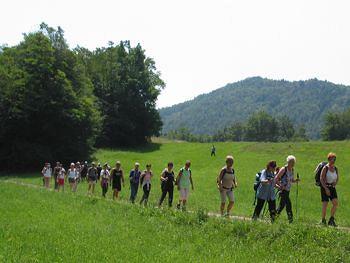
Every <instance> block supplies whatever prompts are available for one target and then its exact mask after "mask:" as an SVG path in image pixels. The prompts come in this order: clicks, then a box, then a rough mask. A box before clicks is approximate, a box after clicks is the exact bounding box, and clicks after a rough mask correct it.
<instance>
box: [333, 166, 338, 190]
mask: <svg viewBox="0 0 350 263" xmlns="http://www.w3.org/2000/svg"><path fill="white" fill-rule="evenodd" d="M336 172H337V181H335V183H334V184H333V186H336V185H337V184H338V181H339V172H338V169H337V170H336Z"/></svg>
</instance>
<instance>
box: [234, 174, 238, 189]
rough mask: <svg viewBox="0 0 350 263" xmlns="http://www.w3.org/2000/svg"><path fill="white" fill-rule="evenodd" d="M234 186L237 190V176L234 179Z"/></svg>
mask: <svg viewBox="0 0 350 263" xmlns="http://www.w3.org/2000/svg"><path fill="white" fill-rule="evenodd" d="M233 184H234V186H235V188H237V186H238V182H237V177H236V176H235V178H234V179H233Z"/></svg>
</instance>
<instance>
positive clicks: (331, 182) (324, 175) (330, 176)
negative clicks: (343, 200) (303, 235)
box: [320, 153, 339, 227]
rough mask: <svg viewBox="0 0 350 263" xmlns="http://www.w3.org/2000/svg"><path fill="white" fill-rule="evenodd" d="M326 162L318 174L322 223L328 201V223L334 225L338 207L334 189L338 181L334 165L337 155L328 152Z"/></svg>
mask: <svg viewBox="0 0 350 263" xmlns="http://www.w3.org/2000/svg"><path fill="white" fill-rule="evenodd" d="M327 158H328V163H327V164H326V165H325V166H324V167H323V169H322V172H321V176H320V183H321V200H322V221H321V222H322V224H323V225H326V224H327V221H326V213H327V206H328V202H329V201H331V202H332V208H331V217H330V218H329V221H328V225H329V226H334V227H336V226H337V225H336V223H335V219H334V216H335V212H336V211H337V207H338V195H337V190H336V188H335V187H336V185H337V184H338V181H339V171H338V168H337V167H336V166H335V161H336V159H337V156H336V154H335V153H329V154H328V156H327Z"/></svg>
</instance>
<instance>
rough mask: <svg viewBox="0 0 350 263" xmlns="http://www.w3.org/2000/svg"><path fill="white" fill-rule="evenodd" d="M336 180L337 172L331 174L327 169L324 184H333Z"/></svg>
mask: <svg viewBox="0 0 350 263" xmlns="http://www.w3.org/2000/svg"><path fill="white" fill-rule="evenodd" d="M337 179H338V174H337V171H335V170H334V171H333V172H331V171H330V170H329V169H328V171H327V173H326V182H327V184H333V183H335V182H337Z"/></svg>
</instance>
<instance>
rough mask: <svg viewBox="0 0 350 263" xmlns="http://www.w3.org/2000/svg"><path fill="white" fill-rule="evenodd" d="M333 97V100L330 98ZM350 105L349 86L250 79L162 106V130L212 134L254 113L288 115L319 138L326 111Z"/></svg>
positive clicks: (297, 125) (311, 81) (315, 80)
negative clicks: (178, 102) (185, 128)
mask: <svg viewBox="0 0 350 263" xmlns="http://www.w3.org/2000/svg"><path fill="white" fill-rule="evenodd" d="M329 98H332V101H329ZM348 107H350V89H349V87H347V86H343V85H336V84H333V83H330V82H328V81H319V80H317V79H311V80H307V81H294V82H289V81H285V80H280V81H277V80H269V79H263V78H260V77H253V78H248V79H245V80H243V81H239V82H236V83H232V84H228V85H226V86H225V87H223V88H220V89H217V90H214V91H212V92H210V93H208V94H203V95H200V96H198V97H196V98H195V99H193V100H190V101H187V102H184V103H180V104H177V105H174V106H172V107H167V108H163V109H160V115H161V117H162V121H163V133H168V132H169V131H171V130H177V129H179V128H181V127H183V126H184V125H183V124H184V123H186V127H187V128H188V129H189V131H190V132H191V133H193V134H209V135H213V134H215V133H217V132H218V131H221V130H223V129H224V128H225V127H227V124H231V123H242V122H246V121H247V119H248V118H249V116H251V115H252V114H254V113H255V112H259V111H265V112H266V113H268V114H270V115H272V116H274V117H275V118H280V117H282V116H287V117H289V118H290V120H291V121H292V122H293V123H294V124H295V126H296V127H300V126H302V125H304V127H305V129H306V135H307V137H310V138H312V139H318V138H320V130H321V128H322V126H323V118H324V116H325V115H326V113H327V112H329V111H331V112H334V111H339V110H345V109H347V108H348Z"/></svg>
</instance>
